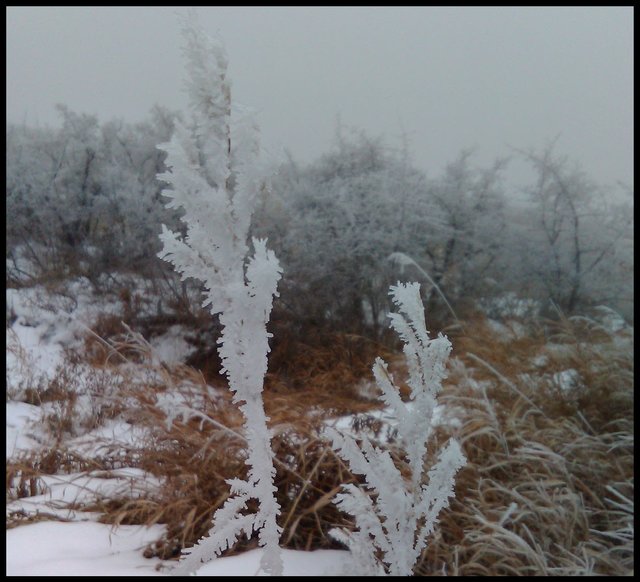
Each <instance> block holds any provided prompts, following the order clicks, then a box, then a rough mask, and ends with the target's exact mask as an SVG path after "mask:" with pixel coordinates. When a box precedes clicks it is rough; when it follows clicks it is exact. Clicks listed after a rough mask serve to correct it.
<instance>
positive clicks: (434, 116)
mask: <svg viewBox="0 0 640 582" xmlns="http://www.w3.org/2000/svg"><path fill="white" fill-rule="evenodd" d="M178 12H181V13H182V12H184V9H183V8H173V7H30V8H23V7H10V8H7V119H8V121H9V122H23V121H26V123H27V124H28V125H36V124H40V125H51V126H58V125H59V119H58V116H57V114H56V112H55V104H56V103H64V104H66V105H68V106H69V107H70V109H71V110H72V111H74V112H77V113H91V114H97V115H98V116H99V119H100V121H107V120H109V119H112V118H114V117H121V118H124V119H125V120H126V121H132V122H133V121H139V120H142V119H144V118H145V117H146V116H147V114H148V113H149V110H150V109H151V107H152V106H153V105H154V104H155V103H157V104H160V105H163V106H166V107H168V108H170V109H180V110H185V109H186V96H185V93H184V91H183V89H182V80H183V63H182V53H181V49H180V46H181V38H180V24H179V20H178V17H177V13H178ZM198 14H199V17H200V22H201V24H202V26H203V27H204V28H205V30H207V31H209V32H211V33H218V34H219V35H220V37H221V38H222V39H223V41H224V42H225V45H226V47H227V52H228V55H229V61H230V66H229V69H230V71H229V73H230V77H231V80H232V90H233V95H234V98H235V100H236V101H238V102H239V103H242V104H243V105H247V106H250V107H252V108H254V109H256V110H257V111H258V122H259V124H260V127H261V130H262V136H263V142H264V144H265V145H266V146H267V147H268V149H269V150H270V151H272V152H274V153H275V154H277V153H278V152H280V151H282V150H283V148H286V149H288V150H290V151H291V153H292V154H293V156H294V158H295V159H297V160H299V161H311V160H313V159H314V158H316V157H317V156H319V155H320V154H322V153H324V152H326V151H327V150H328V149H329V148H330V147H331V144H332V141H333V137H334V135H335V127H336V120H337V118H338V116H339V117H340V120H341V122H342V123H343V124H344V125H346V126H353V127H357V128H361V129H364V130H365V131H366V132H367V133H368V134H370V135H373V136H377V135H384V136H385V137H386V141H387V143H388V144H389V145H392V146H398V145H399V143H400V140H399V136H400V135H401V134H402V133H403V132H406V134H407V135H408V137H409V140H410V148H411V152H412V156H413V162H414V164H415V165H416V166H417V167H419V168H420V169H422V170H425V171H426V172H427V173H428V174H429V175H430V176H434V175H437V174H438V173H439V172H441V170H442V168H443V167H444V164H445V163H446V162H449V161H451V160H453V159H454V158H455V156H456V155H457V154H458V153H459V151H460V150H461V149H462V148H466V147H476V148H477V153H476V156H475V158H474V159H475V160H476V161H477V162H478V163H479V164H487V163H490V162H491V161H492V160H493V159H494V158H495V157H497V156H503V155H507V154H509V146H516V147H521V148H527V147H535V148H538V149H539V148H541V147H543V146H544V145H545V143H547V142H548V141H549V140H551V139H553V138H555V137H556V136H558V135H560V138H559V140H558V143H557V152H558V153H562V154H567V155H569V156H570V157H571V158H572V159H574V160H576V161H578V162H580V163H581V165H582V166H583V168H584V169H585V170H586V171H587V173H588V174H589V175H590V176H591V177H593V178H594V179H595V180H596V181H598V182H600V183H601V184H611V183H614V182H615V181H617V180H621V181H623V182H625V183H626V184H629V185H632V184H633V8H631V7H617V8H602V7H601V8H598V7H593V8H586V7H573V8H542V7H541V8H538V7H528V8H525V7H516V8H472V7H457V8H456V7H451V8H431V7H403V8H391V7H382V8H376V7H350V8H342V7H261V8H256V7H199V8H198ZM518 172H519V170H518V166H514V167H513V168H512V170H511V179H516V178H517V177H518V176H519V174H518Z"/></svg>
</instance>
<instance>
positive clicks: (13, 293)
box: [6, 280, 349, 576]
mask: <svg viewBox="0 0 640 582" xmlns="http://www.w3.org/2000/svg"><path fill="white" fill-rule="evenodd" d="M121 308H122V305H121V304H120V303H119V301H118V300H117V299H113V300H105V299H104V298H101V299H100V301H96V298H95V297H94V295H93V293H92V292H91V289H90V286H89V285H88V283H87V282H86V281H83V280H79V281H73V282H70V283H69V285H68V288H67V290H66V293H65V294H64V295H58V294H55V295H54V294H49V293H47V291H46V290H45V289H44V288H41V287H35V288H31V289H21V290H16V289H8V290H7V330H6V333H7V366H6V370H7V402H6V458H7V461H10V460H11V461H14V462H19V461H20V459H21V458H25V457H28V456H29V455H30V454H32V453H36V452H38V451H39V450H46V449H47V448H48V447H51V446H52V445H54V443H53V442H52V440H53V439H54V435H52V430H51V427H50V426H48V424H50V419H51V418H52V417H55V415H56V413H60V411H58V410H55V407H56V403H54V402H41V403H37V404H36V403H28V402H24V401H23V400H24V399H25V396H26V395H27V394H28V391H29V390H30V389H31V390H34V389H37V388H38V387H39V386H40V387H42V386H45V385H46V384H47V382H51V380H52V379H54V378H55V377H56V375H58V374H59V373H60V366H62V365H64V363H65V351H66V350H70V349H81V346H82V341H83V338H84V337H85V336H86V334H87V333H90V331H89V330H90V328H91V326H92V325H93V323H94V322H95V319H96V317H97V316H98V315H104V314H109V313H118V312H120V311H121ZM153 350H154V351H153V353H154V356H155V357H157V358H158V360H159V361H162V362H163V363H175V362H180V361H182V360H183V359H184V357H185V356H186V355H188V352H189V346H188V345H187V344H186V342H185V341H184V338H183V337H182V336H181V333H180V328H179V326H174V327H172V328H170V329H169V330H168V332H167V333H166V334H164V335H163V336H161V337H159V338H156V339H155V340H154V345H153ZM94 375H95V371H92V370H89V369H86V368H82V367H80V368H79V370H78V371H77V376H76V377H74V387H75V390H76V392H77V394H78V398H77V400H76V402H75V404H76V409H75V410H74V414H75V416H76V417H77V418H75V419H74V421H77V423H78V424H77V426H75V427H74V430H73V433H74V435H75V436H73V437H70V436H69V437H66V438H65V442H64V443H60V442H57V443H55V445H56V446H60V445H61V444H63V448H64V449H65V450H71V451H73V452H75V453H77V454H78V455H81V456H82V457H83V458H85V459H86V458H96V459H97V458H100V457H101V456H104V455H108V454H110V453H111V454H112V453H113V452H114V451H116V450H117V449H118V448H119V447H120V448H126V447H127V446H128V445H131V444H132V443H134V442H135V441H136V440H137V439H139V438H141V436H142V432H141V431H142V429H140V428H139V427H137V426H136V425H135V424H131V423H129V422H127V420H126V419H124V418H116V419H109V420H106V421H105V422H103V423H101V424H100V425H99V426H96V427H94V428H92V429H88V428H86V426H87V423H84V424H83V423H82V420H83V418H85V417H90V415H91V414H92V412H94V409H95V399H96V398H98V394H97V393H96V391H95V390H92V386H91V380H90V378H91V377H93V376H94ZM117 382H118V378H117V377H116V378H113V383H114V384H117ZM102 387H104V384H103V385H102ZM342 422H346V421H345V420H344V419H343V420H342ZM347 424H348V423H347ZM59 436H60V435H57V437H58V438H59ZM14 480H17V477H14ZM157 486H158V482H157V479H155V478H154V477H153V476H151V475H148V474H145V473H144V472H143V471H141V470H140V469H137V468H134V467H126V466H122V467H120V468H118V469H115V470H110V471H104V470H95V471H83V472H71V473H67V474H55V475H42V476H39V477H38V479H37V480H35V481H33V482H31V483H30V487H31V490H30V491H29V494H27V495H24V494H20V495H13V496H10V495H7V499H8V502H7V509H6V515H7V519H8V520H9V519H10V518H15V517H16V516H19V517H20V518H21V519H23V520H24V521H25V522H26V523H24V524H22V525H20V526H18V527H13V528H11V529H9V530H7V569H6V574H7V575H8V576H162V575H168V570H169V568H170V566H171V564H174V563H175V562H171V561H163V560H161V559H159V558H146V557H144V556H143V550H144V548H145V547H147V546H148V545H149V544H151V543H153V542H154V541H155V540H157V539H158V538H160V537H161V535H162V533H163V530H164V527H165V526H163V525H154V526H151V527H143V526H132V525H117V526H114V525H110V524H104V523H99V522H98V521H97V519H98V518H99V515H100V514H99V513H98V512H92V511H87V510H83V508H86V507H90V506H91V505H92V504H93V505H95V504H96V503H100V502H101V501H104V500H108V499H112V498H123V497H126V498H132V499H134V498H136V497H139V496H140V495H141V494H143V493H144V492H145V491H147V490H148V489H149V488H153V487H157ZM15 487H18V485H17V484H16V485H15ZM11 497H13V499H11ZM16 497H17V498H16ZM260 554H261V550H259V549H256V550H251V551H248V552H245V553H243V554H240V555H237V556H230V557H224V558H219V559H217V560H215V561H213V562H210V563H208V564H206V565H204V566H203V567H202V568H201V569H200V570H199V571H198V572H197V573H196V575H199V576H234V575H238V576H240V575H264V572H262V571H261V570H260V567H259V562H260ZM348 556H349V554H348V552H346V551H335V550H334V551H332V550H319V551H315V552H298V551H293V550H284V551H283V560H284V574H285V575H287V576H310V575H331V574H333V575H335V574H338V573H340V571H341V569H342V568H343V567H344V566H345V563H346V560H348Z"/></svg>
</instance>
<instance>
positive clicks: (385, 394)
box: [329, 283, 466, 576]
mask: <svg viewBox="0 0 640 582" xmlns="http://www.w3.org/2000/svg"><path fill="white" fill-rule="evenodd" d="M390 295H391V297H392V299H393V302H394V303H395V304H396V306H397V307H398V313H392V314H391V315H390V318H391V326H392V327H393V329H394V330H395V331H396V332H397V333H398V335H399V336H400V338H401V339H402V340H403V342H404V344H405V345H404V354H405V357H406V360H407V365H408V370H409V378H408V380H407V383H408V385H409V388H410V389H411V398H410V402H408V403H405V402H404V401H403V400H402V398H401V397H400V391H399V389H398V386H397V385H396V384H395V382H394V380H393V378H392V376H391V374H390V373H389V371H388V369H387V364H386V363H385V362H384V361H383V360H382V359H381V358H377V359H376V362H375V364H374V366H373V373H374V376H375V379H376V382H377V384H378V386H379V388H380V390H381V391H382V396H381V397H382V399H383V400H384V401H385V403H386V404H387V405H388V406H389V407H390V408H391V409H392V410H393V412H394V413H395V416H396V418H397V420H398V425H397V427H398V441H399V445H400V447H401V448H402V450H403V451H404V453H405V455H406V459H405V461H406V463H407V465H408V467H409V469H410V475H411V476H410V479H409V480H405V479H404V478H403V476H402V474H401V472H400V470H399V469H398V467H396V464H395V463H394V460H393V458H392V457H391V454H390V453H389V451H387V450H384V449H382V448H379V447H376V446H375V445H374V444H373V443H371V442H370V441H369V439H368V438H367V437H366V436H365V437H364V438H363V440H362V443H361V444H360V445H358V444H357V443H356V441H355V440H354V439H353V438H352V437H350V436H347V435H343V434H340V433H339V432H338V431H336V430H333V429H331V430H330V431H329V434H330V436H331V438H332V440H333V447H334V449H335V450H336V451H337V452H338V454H339V455H340V456H341V457H342V458H343V459H344V460H345V461H347V462H348V463H349V465H350V467H351V470H352V471H353V472H354V473H357V474H360V475H364V476H365V478H366V484H365V487H367V488H368V489H370V490H372V491H373V492H375V493H376V494H377V499H376V501H375V502H374V501H372V499H371V497H370V496H369V495H368V494H367V493H366V492H364V491H362V490H361V489H358V488H357V487H356V486H354V485H346V486H345V487H344V492H343V493H340V494H339V495H337V496H336V499H337V505H338V506H339V507H340V508H341V509H342V510H343V511H345V512H347V513H350V514H351V515H353V516H354V518H355V522H356V527H357V530H356V531H355V532H352V533H350V532H347V531H345V530H334V531H333V532H332V533H333V535H334V536H335V537H336V539H338V540H339V541H342V542H343V543H345V544H346V545H347V546H348V547H349V549H350V550H351V552H352V554H353V557H354V560H355V562H356V563H355V570H356V571H357V572H358V573H360V574H370V575H375V574H378V575H383V574H385V573H387V571H388V573H389V574H391V575H396V576H408V575H411V574H412V571H413V566H414V564H415V562H416V560H417V559H418V556H419V555H420V552H421V551H422V550H423V549H424V547H425V546H426V539H427V537H428V536H429V535H430V534H431V533H432V532H433V530H434V528H435V525H436V523H437V521H438V514H439V513H440V511H441V510H442V509H443V508H445V507H447V506H448V505H449V497H452V496H453V495H454V478H455V474H456V472H457V471H458V470H459V469H460V468H461V467H462V466H463V465H464V464H465V462H466V459H465V457H464V455H463V453H462V450H461V449H460V445H459V444H458V443H457V442H456V441H455V440H453V439H451V440H450V441H449V443H448V444H447V445H446V447H445V448H444V449H443V450H442V451H440V453H439V455H438V460H437V462H436V463H435V464H434V465H433V467H432V468H431V470H430V471H429V472H428V475H426V476H425V470H424V464H425V459H426V455H427V441H428V439H429V436H430V434H431V430H432V418H433V411H434V409H435V407H436V398H437V395H438V392H439V391H440V389H441V387H442V380H443V379H444V378H445V376H446V361H447V358H448V356H449V353H450V351H451V343H450V342H449V340H448V339H447V338H446V337H444V336H442V335H440V336H438V337H437V338H435V339H431V338H429V333H428V331H427V329H426V326H425V320H424V308H423V306H422V300H421V298H420V286H419V285H418V284H417V283H408V284H402V283H398V285H396V286H393V287H391V291H390ZM425 477H426V478H425ZM378 555H380V556H381V561H380V559H379V558H378V557H377V556H378ZM384 565H386V568H385V567H384Z"/></svg>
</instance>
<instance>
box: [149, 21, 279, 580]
mask: <svg viewBox="0 0 640 582" xmlns="http://www.w3.org/2000/svg"><path fill="white" fill-rule="evenodd" d="M183 32H184V38H185V44H186V46H185V51H184V52H185V57H186V60H187V72H188V80H187V90H188V94H189V103H190V107H191V113H192V123H191V124H190V125H189V126H185V125H182V124H177V126H176V132H175V134H174V136H173V139H172V140H171V142H170V143H168V144H163V145H162V146H159V147H160V148H161V149H164V150H165V151H166V152H167V159H166V165H167V167H168V171H167V172H165V173H164V174H161V175H159V176H158V177H159V178H160V179H161V180H163V181H165V182H167V184H168V185H169V186H170V187H169V188H167V189H165V190H164V192H163V194H164V195H165V196H167V197H168V198H169V199H170V201H169V203H168V204H167V206H168V207H171V208H173V207H175V208H181V209H182V210H183V212H184V214H183V215H182V218H181V220H182V221H183V222H184V223H185V225H186V234H185V235H181V234H179V233H174V232H172V231H170V230H168V229H167V228H166V227H163V232H162V234H161V236H160V238H161V240H162V242H163V250H162V252H161V253H160V256H161V257H162V258H163V259H165V260H167V261H169V262H171V263H172V264H173V265H174V267H175V269H176V271H178V272H179V273H181V275H182V278H183V279H185V278H187V277H191V278H194V279H197V280H199V281H201V282H202V283H203V284H204V288H205V290H204V294H205V301H204V304H203V305H204V306H208V308H209V309H210V311H211V313H212V314H213V315H216V314H219V316H220V323H221V324H222V333H221V337H220V339H219V342H218V343H219V348H218V351H219V354H220V358H221V360H222V364H223V371H224V373H225V374H226V376H227V378H228V380H229V388H230V390H231V391H232V392H233V401H234V403H235V404H236V405H237V406H238V407H239V408H240V410H241V411H242V413H243V415H244V419H245V423H244V434H245V437H246V441H247V459H246V463H247V465H248V467H249V469H248V475H247V478H246V480H242V479H231V480H229V482H228V483H229V485H230V487H231V494H230V496H229V498H228V499H227V501H226V502H225V503H224V505H223V506H222V507H221V508H219V509H218V510H217V511H216V513H215V515H214V518H213V527H212V528H211V530H210V532H209V536H208V537H205V538H203V539H202V540H200V542H198V544H197V545H196V546H194V547H192V548H187V549H185V550H183V556H182V559H181V561H180V562H179V564H178V565H177V566H176V567H175V568H174V569H173V571H172V573H173V574H187V573H191V572H194V571H195V570H197V569H198V568H199V567H200V566H201V565H202V564H203V563H205V562H207V561H209V560H212V559H214V558H215V557H216V556H217V555H219V554H220V553H221V552H222V551H223V550H225V549H227V548H228V547H231V546H232V545H233V544H235V542H236V540H237V538H238V537H239V536H240V535H242V534H244V535H246V536H247V537H251V535H252V534H254V533H256V534H257V537H258V542H259V544H260V545H261V546H262V547H263V548H264V551H263V557H262V560H261V567H262V569H263V570H264V571H265V572H267V573H270V574H273V575H278V574H281V573H282V559H281V555H280V554H281V552H280V547H279V539H280V533H281V528H280V527H279V526H278V525H277V523H276V517H277V516H278V514H279V513H280V506H279V505H278V502H277V500H276V498H275V495H274V493H275V486H274V484H273V480H274V477H275V473H276V472H275V468H274V466H273V452H272V450H271V431H270V430H269V429H268V427H267V420H268V419H267V417H266V415H265V412H264V405H263V401H262V389H263V383H264V375H265V373H266V371H267V354H268V352H269V343H268V339H269V335H270V334H269V333H268V332H267V329H266V324H267V322H268V321H269V317H270V313H271V308H272V303H273V298H274V296H276V295H277V284H278V281H279V279H280V276H281V269H280V266H279V264H278V260H277V259H276V257H275V255H274V253H273V252H272V251H270V250H269V249H267V246H266V241H265V240H258V239H253V255H251V256H250V249H249V245H248V233H249V226H250V223H251V216H252V213H253V209H254V207H255V203H256V200H257V197H258V193H259V192H260V189H261V187H262V185H263V182H264V176H263V175H262V173H261V172H260V171H258V170H259V168H260V165H259V164H258V161H259V160H258V154H259V152H260V148H259V144H258V140H257V128H256V127H255V124H253V123H252V122H251V119H250V118H249V117H248V116H247V115H246V114H243V115H242V116H240V117H239V118H238V117H236V116H234V112H235V109H232V107H231V90H230V85H229V81H228V78H227V57H226V54H225V51H224V48H223V46H222V44H221V43H219V42H216V41H214V40H212V39H211V38H209V37H208V36H207V35H206V34H205V33H204V32H203V31H202V30H201V29H200V28H199V27H198V26H197V25H196V24H195V22H190V23H187V24H186V26H185V28H184V31H183ZM177 412H179V414H180V415H181V416H182V417H183V418H184V417H189V416H190V415H192V416H195V417H198V418H200V419H202V414H201V413H200V411H196V410H193V411H188V410H180V411H173V417H175V415H176V413H177ZM251 499H253V500H256V501H257V510H256V511H255V512H251V511H250V510H249V501H250V500H251Z"/></svg>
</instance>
